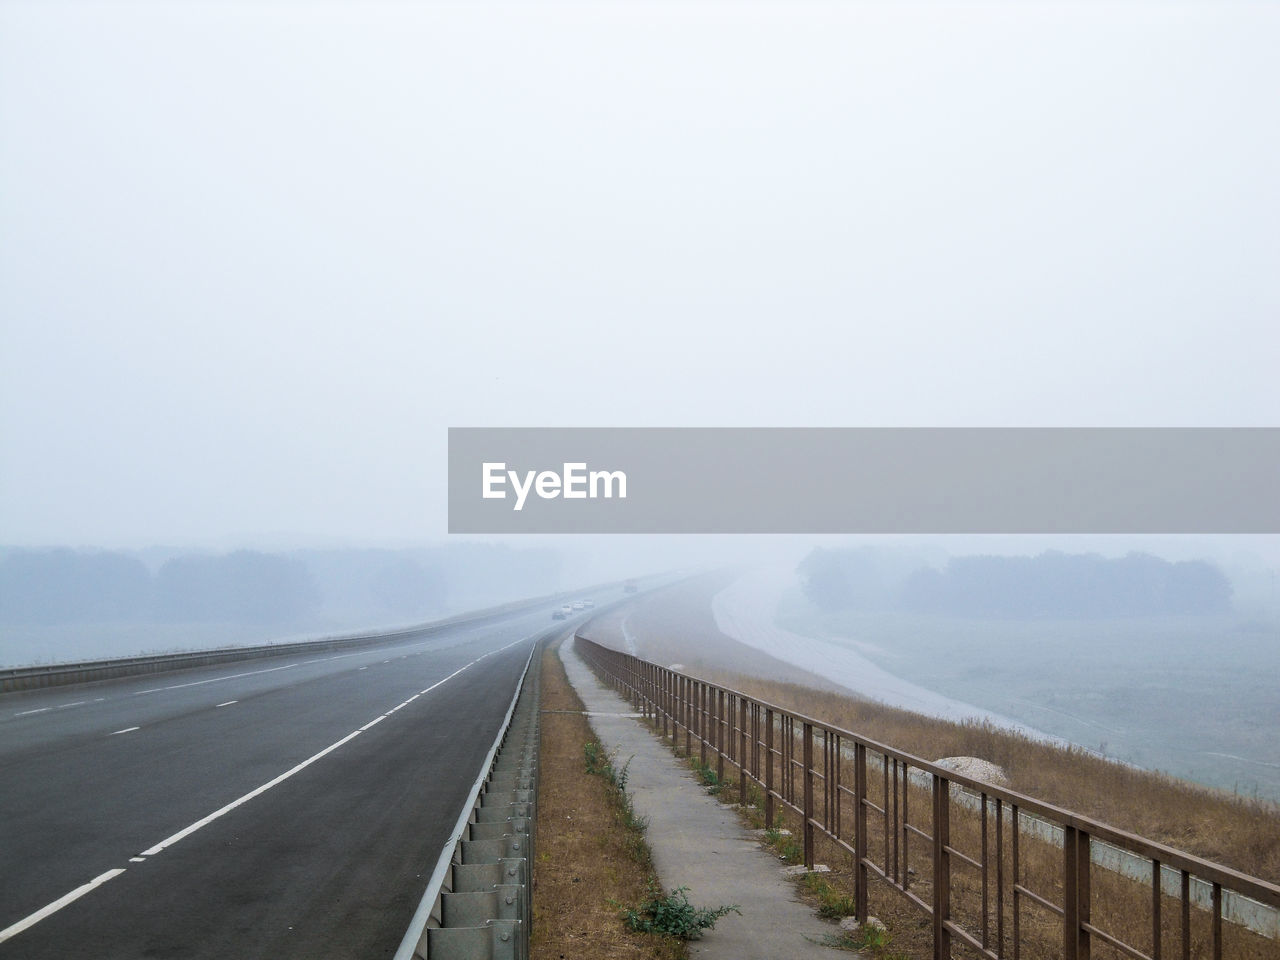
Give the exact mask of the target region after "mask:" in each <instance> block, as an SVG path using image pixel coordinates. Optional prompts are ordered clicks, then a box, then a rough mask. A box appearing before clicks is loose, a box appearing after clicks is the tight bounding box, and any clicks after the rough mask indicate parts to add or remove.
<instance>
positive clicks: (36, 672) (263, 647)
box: [0, 594, 573, 693]
mask: <svg viewBox="0 0 1280 960" xmlns="http://www.w3.org/2000/svg"><path fill="white" fill-rule="evenodd" d="M572 595H573V594H552V595H550V596H546V597H534V598H530V599H528V600H517V601H515V602H513V603H507V604H503V605H501V606H497V607H489V608H487V609H485V610H480V611H476V612H473V613H464V614H459V615H457V616H453V617H446V618H445V619H442V620H432V621H429V622H427V623H421V624H415V625H413V626H409V627H401V628H398V629H392V630H385V631H378V632H375V633H367V632H357V633H344V634H339V635H338V636H333V637H325V638H321V639H317V640H301V641H296V642H292V643H267V644H260V645H257V646H247V647H221V648H218V649H214V650H194V651H190V652H187V653H166V654H158V655H156V656H142V657H117V658H115V659H109V660H84V661H79V662H76V663H55V664H50V665H47V666H34V667H6V668H0V693H9V692H11V691H18V690H37V689H41V688H44V687H56V686H63V685H66V684H73V683H90V682H93V681H98V680H112V679H115V678H117V677H131V676H142V675H146V674H152V673H168V672H169V671H172V670H185V669H189V668H192V667H205V666H212V665H213V664H218V663H231V662H234V661H239V660H260V659H264V658H266V657H288V656H294V655H297V654H310V653H317V652H322V651H325V650H333V649H335V648H341V649H349V648H352V647H360V646H372V645H373V644H377V643H385V642H386V641H388V640H396V639H406V640H407V639H410V638H413V637H425V636H430V635H431V634H433V633H438V632H440V631H442V630H445V629H448V628H449V627H453V626H457V625H458V624H460V623H483V622H485V621H487V620H492V619H496V618H498V617H503V616H506V615H507V614H509V613H513V612H515V611H517V610H523V609H527V608H532V607H538V606H542V605H544V604H546V603H550V602H554V601H555V600H558V599H561V598H562V597H566V596H572Z"/></svg>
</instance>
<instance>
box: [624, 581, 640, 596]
mask: <svg viewBox="0 0 1280 960" xmlns="http://www.w3.org/2000/svg"><path fill="white" fill-rule="evenodd" d="M622 591H623V593H639V592H640V588H639V587H637V586H636V582H635V581H634V580H628V581H627V582H626V583H624V584H623V585H622Z"/></svg>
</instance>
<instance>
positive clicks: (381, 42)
mask: <svg viewBox="0 0 1280 960" xmlns="http://www.w3.org/2000/svg"><path fill="white" fill-rule="evenodd" d="M1278 18H1280V10H1278V9H1277V8H1276V7H1275V6H1274V5H1270V4H1208V3H1203V4H1201V3H1120V4H1105V5H1104V4H1094V3H1054V4H1043V3H1017V4H1013V3H1009V4H1001V3H959V4H931V3H914V2H908V3H892V4H890V3H877V2H870V3H868V2H850V3H840V4H835V3H830V4H829V3H804V2H800V3H791V2H788V3H748V4H737V3H735V4H721V3H712V2H693V3H681V4H677V3H643V4H642V3H627V2H622V3H618V2H600V3H591V4H573V3H535V4H524V5H514V4H492V3H477V4H453V3H422V4H409V3H381V4H354V3H341V2H337V3H325V4H312V3H287V2H267V3H228V4H222V3H216V4H215V3H198V2H197V3H183V4H177V5H175V4H161V3H154V4H153V3H114V2H94V3H88V2H83V3H82V2H40V3H34V2H23V0H6V2H4V3H3V4H0V125H2V127H0V222H2V223H3V225H4V226H3V229H2V230H0V337H2V340H0V444H2V446H0V454H2V456H3V470H0V541H2V542H5V543H12V544H18V545H49V544H71V545H83V546H107V547H129V548H141V547H145V546H148V545H151V544H157V543H160V544H179V545H182V546H193V547H201V548H210V547H212V548H217V549H234V548H236V547H242V546H252V545H255V544H257V545H285V546H297V545H300V544H304V545H316V544H332V543H335V542H337V543H340V544H344V545H353V546H366V545H372V544H377V545H393V544H399V545H405V544H409V545H415V544H416V545H421V544H424V543H431V542H436V541H438V540H439V539H441V538H443V537H444V535H445V502H444V474H445V471H444V458H445V442H446V433H445V431H446V429H447V427H449V426H469V425H481V426H483V425H494V426H499V425H500V426H508V425H516V426H519V425H528V426H545V425H584V426H649V425H683V424H696V425H752V426H781V425H798V426H826V425H831V426H910V425H924V426H950V425H969V426H980V425H1007V426H1055V425H1070V426H1091V425H1097V426H1108V425H1128V426H1173V425H1184V426H1250V425H1274V424H1275V423H1276V422H1277V419H1278V414H1280V391H1277V390H1276V387H1275V377H1274V371H1275V360H1276V356H1277V350H1276V347H1277V343H1276V340H1277V333H1276V330H1277V328H1276V324H1275V315H1276V307H1277V303H1280V295H1278V293H1280V292H1278V290H1277V283H1278V282H1280V281H1278V280H1277V274H1276V272H1275V270H1274V269H1273V267H1274V264H1275V263H1277V262H1280V233H1278V232H1277V231H1276V230H1275V224H1276V223H1277V222H1280V192H1278V189H1277V181H1276V178H1275V176H1274V171H1275V170H1276V169H1277V168H1280V128H1277V126H1276V124H1274V123H1273V122H1271V121H1270V117H1271V116H1272V114H1273V112H1274V100H1275V97H1274V95H1275V91H1276V87H1277V79H1278V75H1280V66H1277V63H1276V59H1275V57H1274V55H1273V54H1274V50H1275V49H1276V47H1277V43H1276V41H1277V39H1278V37H1280V29H1278V28H1280V23H1278Z"/></svg>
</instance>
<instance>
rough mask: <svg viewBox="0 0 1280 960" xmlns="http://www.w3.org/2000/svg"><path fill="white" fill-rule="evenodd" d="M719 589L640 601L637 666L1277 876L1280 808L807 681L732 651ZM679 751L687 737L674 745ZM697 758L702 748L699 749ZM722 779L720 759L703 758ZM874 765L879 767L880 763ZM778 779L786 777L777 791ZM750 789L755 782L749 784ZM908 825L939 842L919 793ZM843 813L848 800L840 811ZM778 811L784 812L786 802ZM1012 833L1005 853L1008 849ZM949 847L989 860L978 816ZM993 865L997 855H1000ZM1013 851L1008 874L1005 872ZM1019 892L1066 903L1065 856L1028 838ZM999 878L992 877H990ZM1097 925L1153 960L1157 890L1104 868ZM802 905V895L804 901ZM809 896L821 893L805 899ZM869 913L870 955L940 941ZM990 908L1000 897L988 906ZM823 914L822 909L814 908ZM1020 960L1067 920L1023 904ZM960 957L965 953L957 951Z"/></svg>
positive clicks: (713, 581)
mask: <svg viewBox="0 0 1280 960" xmlns="http://www.w3.org/2000/svg"><path fill="white" fill-rule="evenodd" d="M721 583H723V578H722V577H721V578H715V577H710V578H703V579H702V580H701V582H699V581H692V582H686V583H685V584H683V585H678V586H676V587H673V588H670V589H667V590H665V591H662V592H660V593H659V594H657V595H655V596H653V597H650V598H645V599H646V600H647V601H648V602H642V603H641V604H639V605H638V606H636V607H633V608H630V609H629V610H628V612H627V614H626V615H627V617H628V618H629V632H630V633H631V634H632V636H633V638H635V637H638V638H639V639H638V641H637V644H638V648H639V649H638V652H639V653H640V655H641V656H642V657H645V658H647V659H650V660H652V661H655V662H659V663H663V664H672V663H680V664H682V665H683V670H684V672H686V673H689V674H692V675H694V676H698V677H701V678H703V679H705V680H709V681H711V682H713V683H717V684H719V685H721V686H724V687H729V688H732V689H736V690H740V691H742V692H744V693H746V694H748V695H750V696H753V697H756V698H758V699H762V700H767V701H769V702H772V703H774V704H777V705H778V706H781V707H783V708H785V709H788V710H791V711H794V712H797V713H803V714H806V715H808V716H813V717H816V718H819V719H821V720H823V721H825V722H827V723H831V724H833V725H835V726H839V727H843V728H845V729H849V730H853V731H856V732H857V733H859V734H860V735H862V736H864V737H867V738H870V739H874V740H878V741H880V742H883V743H886V744H889V745H891V746H893V747H895V748H898V749H900V750H904V751H906V752H909V753H912V754H915V755H917V756H920V757H922V758H924V759H929V760H932V759H936V758H939V757H944V756H978V757H983V758H985V759H988V760H991V761H993V762H995V763H998V764H1000V765H1001V766H1002V767H1004V768H1005V769H1006V771H1007V772H1008V775H1009V777H1010V781H1011V783H1010V786H1011V787H1012V788H1013V789H1014V790H1017V791H1019V792H1022V793H1025V794H1028V795H1030V796H1034V797H1038V798H1040V799H1042V800H1044V801H1047V802H1049V803H1053V804H1057V805H1059V806H1063V807H1067V808H1071V809H1075V810H1079V811H1081V812H1084V813H1086V814H1088V815H1090V816H1092V817H1094V818H1096V819H1098V820H1102V821H1104V822H1108V823H1111V824H1113V825H1114V826H1117V827H1120V828H1122V829H1126V830H1129V831H1131V832H1133V833H1137V834H1140V835H1143V836H1147V837H1150V838H1152V839H1156V840H1160V841H1162V842H1164V843H1166V844H1168V845H1170V846H1173V847H1175V848H1178V849H1182V850H1187V851H1189V852H1192V853H1195V854H1198V855H1200V856H1202V857H1205V858H1207V859H1211V860H1215V861H1217V862H1220V863H1225V864H1227V865H1229V866H1232V867H1234V868H1236V869H1238V870H1241V871H1243V872H1246V873H1249V874H1252V875H1254V876H1259V877H1262V878H1264V879H1267V880H1271V881H1272V882H1276V881H1277V880H1278V879H1280V810H1278V808H1277V806H1276V805H1275V804H1271V803H1260V802H1256V801H1250V800H1247V799H1241V798H1238V797H1235V796H1232V795H1228V794H1225V793H1222V792H1219V791H1215V790H1211V789H1208V788H1204V787H1200V786H1198V785H1196V784H1191V783H1187V782H1184V781H1180V780H1176V779H1174V778H1171V777H1167V776H1164V775H1161V774H1153V773H1148V772H1145V771H1140V770H1135V769H1133V768H1130V767H1125V766H1123V765H1120V764H1116V763H1112V762H1109V761H1107V760H1104V759H1101V758H1099V757H1096V756H1094V755H1092V754H1089V753H1086V752H1084V751H1080V750H1063V749H1060V748H1057V747H1054V746H1051V745H1048V744H1044V743H1040V742H1038V741H1034V740H1030V739H1028V738H1025V737H1021V736H1018V735H1016V734H1013V733H1009V732H1006V731H1003V730H998V729H995V728H993V727H991V726H989V725H984V724H976V723H975V724H969V725H966V724H954V723H949V722H946V721H942V720H936V719H933V718H930V717H926V716H922V715H919V714H913V713H910V712H908V711H903V710H896V709H893V708H889V707H885V706H883V705H880V704H876V703H871V702H868V701H865V700H861V699H858V698H856V697H854V696H851V695H850V694H848V693H847V692H841V691H839V690H838V689H836V688H834V687H833V686H832V685H831V684H830V683H828V682H826V681H825V680H823V679H822V678H820V677H816V676H814V675H812V674H805V672H804V671H801V670H799V669H798V668H795V667H793V666H791V665H788V664H782V663H781V662H780V661H778V660H776V659H775V658H773V657H769V656H768V655H765V654H762V653H760V652H759V651H756V650H753V649H751V648H748V647H745V646H743V645H741V644H738V643H737V642H736V641H734V640H732V639H731V638H728V637H725V636H724V635H722V634H720V633H719V631H718V630H717V629H716V627H715V624H714V621H713V619H712V618H711V616H710V612H709V604H708V597H709V595H710V593H711V592H713V591H714V590H716V589H719V586H720V584H721ZM619 627H620V620H619V618H616V617H615V618H614V619H613V620H612V621H610V620H609V619H603V620H601V621H596V622H594V623H593V624H592V629H591V631H590V635H592V636H593V637H594V638H596V639H598V640H600V641H601V642H604V643H606V644H608V645H610V646H613V647H615V648H620V647H621V646H622V642H621V641H622V636H621V630H620V629H619ZM678 742H679V744H680V745H681V746H682V745H683V743H684V736H683V732H682V733H681V736H680V737H679V738H678ZM693 749H694V756H695V758H696V757H697V755H698V752H699V751H698V746H697V742H696V740H695V742H694V747H693ZM708 759H709V760H710V762H711V765H712V769H713V770H714V769H715V768H716V767H717V766H718V764H717V761H716V758H715V756H714V751H712V755H711V756H709V758H708ZM873 763H875V762H874V761H873ZM876 766H878V763H875V765H874V766H873V772H872V775H871V776H870V777H869V796H868V799H869V800H871V801H872V802H876V803H881V802H882V798H880V797H879V796H878V793H879V792H880V790H879V786H878V785H879V782H880V777H879V776H878V775H877V774H876V773H874V770H875V768H876ZM724 774H725V775H726V777H727V778H728V780H729V781H735V780H739V779H740V773H739V771H738V770H737V768H736V766H734V765H733V764H732V763H728V764H725V765H724ZM777 782H779V783H780V782H781V771H780V770H779V772H778V781H777ZM748 789H749V792H750V785H749V788H748ZM738 796H739V795H738V793H737V790H736V789H735V788H733V787H726V788H725V789H724V790H723V792H722V794H721V798H722V799H725V800H729V801H735V800H737V799H738ZM911 796H912V799H911V805H912V815H911V822H912V823H913V824H914V825H915V826H917V827H918V828H919V829H921V830H923V831H925V832H926V833H931V832H932V823H931V822H930V821H931V810H930V805H929V803H928V800H927V794H926V793H925V792H924V791H921V790H918V789H915V788H914V787H913V788H912V789H911ZM846 802H847V801H846ZM780 808H781V805H780ZM749 816H750V817H752V818H753V819H754V821H755V822H754V824H753V825H755V826H765V824H763V822H762V817H761V815H760V813H759V812H758V811H757V812H755V813H753V814H749ZM843 817H844V823H845V824H846V827H845V832H847V831H848V829H849V827H848V825H849V824H851V823H852V809H851V808H846V809H845V810H844V812H843ZM782 825H784V826H787V827H789V828H790V829H792V831H793V832H794V833H795V834H796V837H793V838H791V839H789V840H787V839H783V840H780V841H779V842H778V848H777V849H778V852H779V853H780V854H788V855H790V857H791V858H792V860H793V862H794V860H795V859H796V858H797V856H798V846H797V843H796V841H797V839H798V836H799V818H798V817H797V816H795V815H794V814H793V812H791V811H785V810H784V813H783V814H782ZM868 826H869V832H870V839H871V849H870V851H869V852H870V855H871V856H872V858H873V859H876V860H881V859H882V858H883V847H882V841H881V840H879V839H878V838H879V837H880V836H881V835H882V831H881V823H880V822H876V821H875V820H874V819H873V820H872V822H870V823H869V824H868ZM1007 830H1008V825H1007V824H1006V844H1007V843H1008V839H1007V836H1008V833H1007ZM951 831H952V834H951V837H952V843H953V845H954V846H955V847H956V848H958V849H961V850H964V851H965V852H967V853H968V855H969V856H972V857H975V858H979V859H980V858H981V855H980V850H981V840H980V832H979V822H978V817H977V815H976V814H975V813H973V812H968V811H965V810H963V809H961V808H959V807H953V808H952V814H951ZM816 853H817V859H818V861H819V862H823V863H826V864H828V865H829V866H830V867H831V868H832V871H833V872H832V874H830V875H827V876H826V877H825V878H824V880H825V881H826V885H827V886H826V889H824V890H823V891H822V894H823V896H824V897H825V898H826V901H827V904H828V910H830V908H831V904H832V903H833V902H840V901H841V899H842V898H844V897H849V896H851V895H852V892H853V874H852V870H851V868H850V866H849V864H850V859H851V858H850V857H849V855H848V853H847V851H845V850H844V849H842V848H841V847H839V846H838V845H836V844H835V843H834V842H832V841H831V840H830V839H828V838H826V837H824V836H822V835H821V834H819V835H818V837H817V839H816ZM991 856H993V857H994V856H995V851H994V846H993V847H992V848H991ZM1008 856H1009V851H1008V848H1007V847H1006V851H1005V858H1006V859H1005V869H1006V876H1008V875H1009V873H1008V871H1009V870H1010V867H1011V864H1010V862H1009V859H1008ZM910 865H911V867H913V868H914V875H913V877H912V882H911V887H912V891H913V892H914V893H915V894H916V895H917V896H918V897H920V898H921V899H922V900H923V901H924V902H926V903H928V902H929V901H930V899H931V889H930V883H929V877H930V876H931V873H932V862H931V851H930V849H929V844H928V843H927V842H922V841H913V846H912V850H911V858H910ZM1021 869H1022V878H1023V882H1024V883H1026V884H1027V885H1028V886H1029V887H1031V888H1032V889H1034V890H1036V891H1037V892H1038V893H1040V894H1041V895H1043V896H1045V897H1047V898H1048V899H1050V900H1051V901H1057V902H1060V898H1061V870H1062V852H1061V848H1060V846H1058V845H1054V844H1051V843H1046V842H1043V841H1040V840H1036V839H1034V838H1032V837H1031V836H1024V838H1023V846H1022V864H1021ZM968 870H969V868H968V867H965V866H963V865H958V864H956V863H955V862H954V861H953V870H952V906H953V911H954V916H955V917H956V918H957V920H959V921H960V922H961V923H962V924H963V925H964V926H965V927H966V928H967V929H969V930H970V931H973V932H974V933H975V934H976V933H977V932H978V930H980V927H981V916H982V899H981V885H980V882H979V878H978V877H977V876H976V875H973V876H970V875H969V874H968V872H967V871H968ZM993 870H994V867H993ZM1093 886H1094V895H1093V903H1094V916H1093V920H1094V922H1095V923H1096V924H1098V925H1099V926H1100V927H1102V928H1103V929H1105V930H1107V931H1108V932H1110V933H1112V934H1113V935H1116V936H1118V937H1120V938H1121V939H1122V940H1124V941H1126V942H1128V943H1130V944H1132V945H1134V946H1135V947H1137V948H1138V949H1141V950H1144V951H1147V952H1150V951H1151V948H1152V944H1151V932H1150V930H1151V905H1150V896H1151V894H1150V887H1149V886H1146V885H1143V884H1138V883H1134V882H1133V881H1129V880H1126V879H1125V878H1123V877H1120V876H1117V875H1114V874H1109V873H1107V872H1105V871H1097V870H1095V871H1094V881H1093ZM800 893H801V895H806V890H805V889H804V888H803V885H802V888H801V890H800ZM807 894H808V895H809V896H810V898H812V896H813V894H814V890H808V891H807ZM869 899H870V909H871V912H872V914H873V915H875V916H878V917H880V918H881V919H882V920H884V921H885V922H886V924H887V925H888V926H889V929H890V931H891V937H890V941H889V943H888V945H886V946H885V947H883V948H882V949H880V950H878V951H876V953H877V954H878V955H879V956H880V957H881V958H882V960H892V958H895V957H903V956H928V955H929V954H930V952H931V950H932V937H931V930H930V924H929V919H928V917H927V916H926V915H925V914H924V913H923V912H922V911H920V910H919V909H918V908H917V907H915V906H914V905H913V904H911V903H910V902H909V901H907V900H906V899H905V898H904V897H903V896H902V894H901V893H900V892H898V891H897V890H895V889H894V888H893V887H892V886H891V885H890V884H888V883H886V882H884V881H879V880H875V879H873V881H872V883H871V886H870V896H869ZM993 899H994V895H993ZM815 905H819V904H818V902H817V901H816V900H815ZM1163 918H1164V924H1163V933H1162V937H1161V939H1162V946H1163V950H1164V954H1165V955H1166V956H1176V955H1178V954H1179V946H1178V944H1179V940H1178V909H1177V905H1176V902H1175V901H1174V900H1171V899H1168V898H1166V899H1165V902H1164V909H1163ZM988 919H989V921H990V929H991V934H992V936H994V932H995V928H996V920H995V915H994V903H992V904H991V905H990V907H989V912H988ZM1020 922H1021V936H1020V941H1021V944H1022V955H1023V956H1024V957H1027V958H1028V960H1033V958H1034V960H1039V958H1042V957H1043V958H1052V957H1057V956H1060V955H1061V952H1062V943H1061V940H1062V925H1061V920H1060V919H1059V918H1057V917H1055V916H1053V915H1052V914H1049V913H1048V912H1047V911H1044V910H1043V909H1042V908H1040V907H1038V906H1036V905H1034V904H1031V903H1028V902H1024V905H1023V909H1022V911H1021V917H1020ZM1005 923H1006V926H1005V936H1006V943H1008V938H1009V937H1011V935H1012V930H1011V927H1012V923H1011V909H1010V904H1009V903H1008V902H1007V901H1006V913H1005ZM1223 930H1224V937H1225V942H1224V955H1225V956H1230V957H1233V958H1240V960H1264V958H1265V960H1277V958H1280V943H1277V942H1275V941H1268V940H1264V939H1262V938H1259V937H1257V936H1255V935H1252V934H1250V933H1248V932H1247V931H1244V930H1242V929H1241V928H1239V927H1237V926H1235V925H1233V924H1224V928H1223ZM955 950H956V952H957V955H964V954H965V953H967V949H966V948H963V947H962V946H960V945H959V944H958V943H957V944H956V946H955ZM1094 952H1095V955H1096V956H1097V957H1099V958H1101V957H1108V958H1110V957H1113V956H1114V957H1117V958H1119V957H1120V956H1121V955H1120V954H1119V952H1118V951H1116V950H1114V949H1113V948H1111V947H1108V946H1107V945H1105V944H1103V943H1101V942H1100V941H1099V942H1096V943H1095V945H1094ZM1191 953H1192V956H1193V957H1203V956H1208V955H1209V930H1208V920H1207V914H1206V913H1205V912H1204V911H1201V910H1193V911H1192V947H1191Z"/></svg>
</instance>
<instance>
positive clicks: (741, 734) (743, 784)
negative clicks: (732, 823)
mask: <svg viewBox="0 0 1280 960" xmlns="http://www.w3.org/2000/svg"><path fill="white" fill-rule="evenodd" d="M747 769H748V768H747V698H746V697H739V698H738V772H739V774H740V775H741V776H740V779H739V780H738V804H739V805H740V806H746V803H747Z"/></svg>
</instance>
